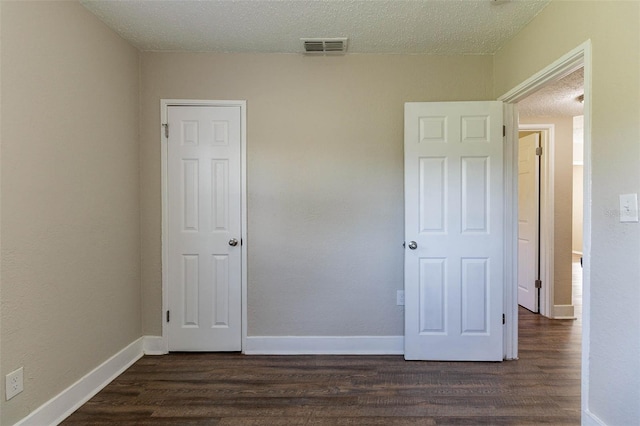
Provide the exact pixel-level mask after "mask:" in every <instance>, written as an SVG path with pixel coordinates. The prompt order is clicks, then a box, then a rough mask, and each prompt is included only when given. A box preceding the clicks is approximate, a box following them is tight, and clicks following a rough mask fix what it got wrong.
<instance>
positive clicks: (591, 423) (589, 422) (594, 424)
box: [582, 410, 607, 426]
mask: <svg viewBox="0 0 640 426" xmlns="http://www.w3.org/2000/svg"><path fill="white" fill-rule="evenodd" d="M582 426H607V424H606V423H605V422H603V421H602V420H601V419H600V418H599V417H598V416H596V415H595V414H593V413H592V412H591V411H589V410H584V411H583V412H582Z"/></svg>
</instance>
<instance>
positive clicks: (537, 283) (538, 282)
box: [536, 280, 542, 288]
mask: <svg viewBox="0 0 640 426" xmlns="http://www.w3.org/2000/svg"><path fill="white" fill-rule="evenodd" d="M536 288H542V281H541V280H536Z"/></svg>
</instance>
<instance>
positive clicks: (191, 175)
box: [167, 106, 242, 351]
mask: <svg viewBox="0 0 640 426" xmlns="http://www.w3.org/2000/svg"><path fill="white" fill-rule="evenodd" d="M240 114H241V111H240V107H236V106H230V107H218V106H169V107H168V112H167V117H168V124H169V137H168V154H167V222H168V234H167V244H168V265H167V272H168V308H169V318H168V319H169V321H168V324H167V332H168V348H169V350H170V351H239V350H241V340H242V329H241V270H242V269H241V268H242V266H241V260H242V258H241V255H242V251H241V235H242V234H241V121H240V118H241V116H240Z"/></svg>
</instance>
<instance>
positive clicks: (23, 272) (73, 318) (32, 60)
mask: <svg viewBox="0 0 640 426" xmlns="http://www.w3.org/2000/svg"><path fill="white" fill-rule="evenodd" d="M0 28H1V34H0V35H1V38H2V49H1V53H0V57H1V73H2V82H1V84H2V86H1V92H2V105H1V111H2V129H1V138H2V164H1V166H2V167H1V168H2V176H1V182H2V188H1V194H2V214H1V223H0V227H1V229H2V261H1V267H2V305H1V308H2V311H1V318H2V329H1V333H0V334H1V335H2V354H1V356H2V365H1V373H0V377H2V378H3V379H4V376H5V375H6V374H7V373H9V372H11V371H13V370H15V369H17V368H19V367H24V391H23V392H22V393H21V394H19V395H17V396H16V397H14V398H13V399H11V400H10V401H5V397H4V385H3V386H1V388H2V396H1V399H2V403H1V404H2V406H1V410H2V418H1V419H0V423H2V424H3V425H5V424H6V425H9V424H13V423H15V422H16V421H18V420H19V419H21V418H23V417H25V416H26V415H28V414H29V413H30V412H31V411H33V410H34V409H36V408H38V407H39V406H41V405H42V404H43V403H45V402H46V401H48V400H49V399H50V398H52V397H54V396H55V395H57V394H58V393H60V392H61V391H62V390H64V389H65V388H67V387H68V386H70V385H71V384H73V383H74V382H75V381H76V380H78V379H79V378H81V377H82V376H84V375H85V374H87V373H88V372H90V371H91V370H92V369H94V368H95V367H96V366H98V365H99V364H101V363H102V362H103V361H105V360H106V359H108V358H109V357H110V356H112V355H113V354H115V353H116V352H118V351H119V350H120V349H122V348H124V347H125V346H127V345H128V344H129V343H131V342H132V341H134V340H136V339H137V338H139V337H140V336H141V314H140V312H141V308H140V306H141V300H140V266H139V265H140V245H139V239H140V232H139V230H140V227H139V220H140V218H139V176H138V170H139V165H138V152H139V150H138V106H139V105H138V98H139V84H138V78H139V57H138V52H137V50H136V49H134V48H132V47H131V46H130V45H129V44H127V43H126V42H125V41H124V40H122V39H121V38H119V37H118V36H117V35H115V33H113V32H112V31H111V30H109V29H108V28H107V27H106V26H104V25H103V24H102V23H101V22H100V21H99V20H98V19H97V18H96V17H95V16H93V15H92V14H90V13H89V12H88V11H87V10H86V9H84V8H83V7H82V6H81V5H80V4H78V3H76V2H2V16H1V25H0ZM3 383H4V380H3Z"/></svg>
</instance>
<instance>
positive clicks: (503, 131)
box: [502, 126, 507, 137]
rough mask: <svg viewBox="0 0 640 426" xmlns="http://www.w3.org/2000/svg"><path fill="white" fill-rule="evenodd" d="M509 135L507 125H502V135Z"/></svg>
mask: <svg viewBox="0 0 640 426" xmlns="http://www.w3.org/2000/svg"><path fill="white" fill-rule="evenodd" d="M505 136H507V126H502V137H505Z"/></svg>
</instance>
